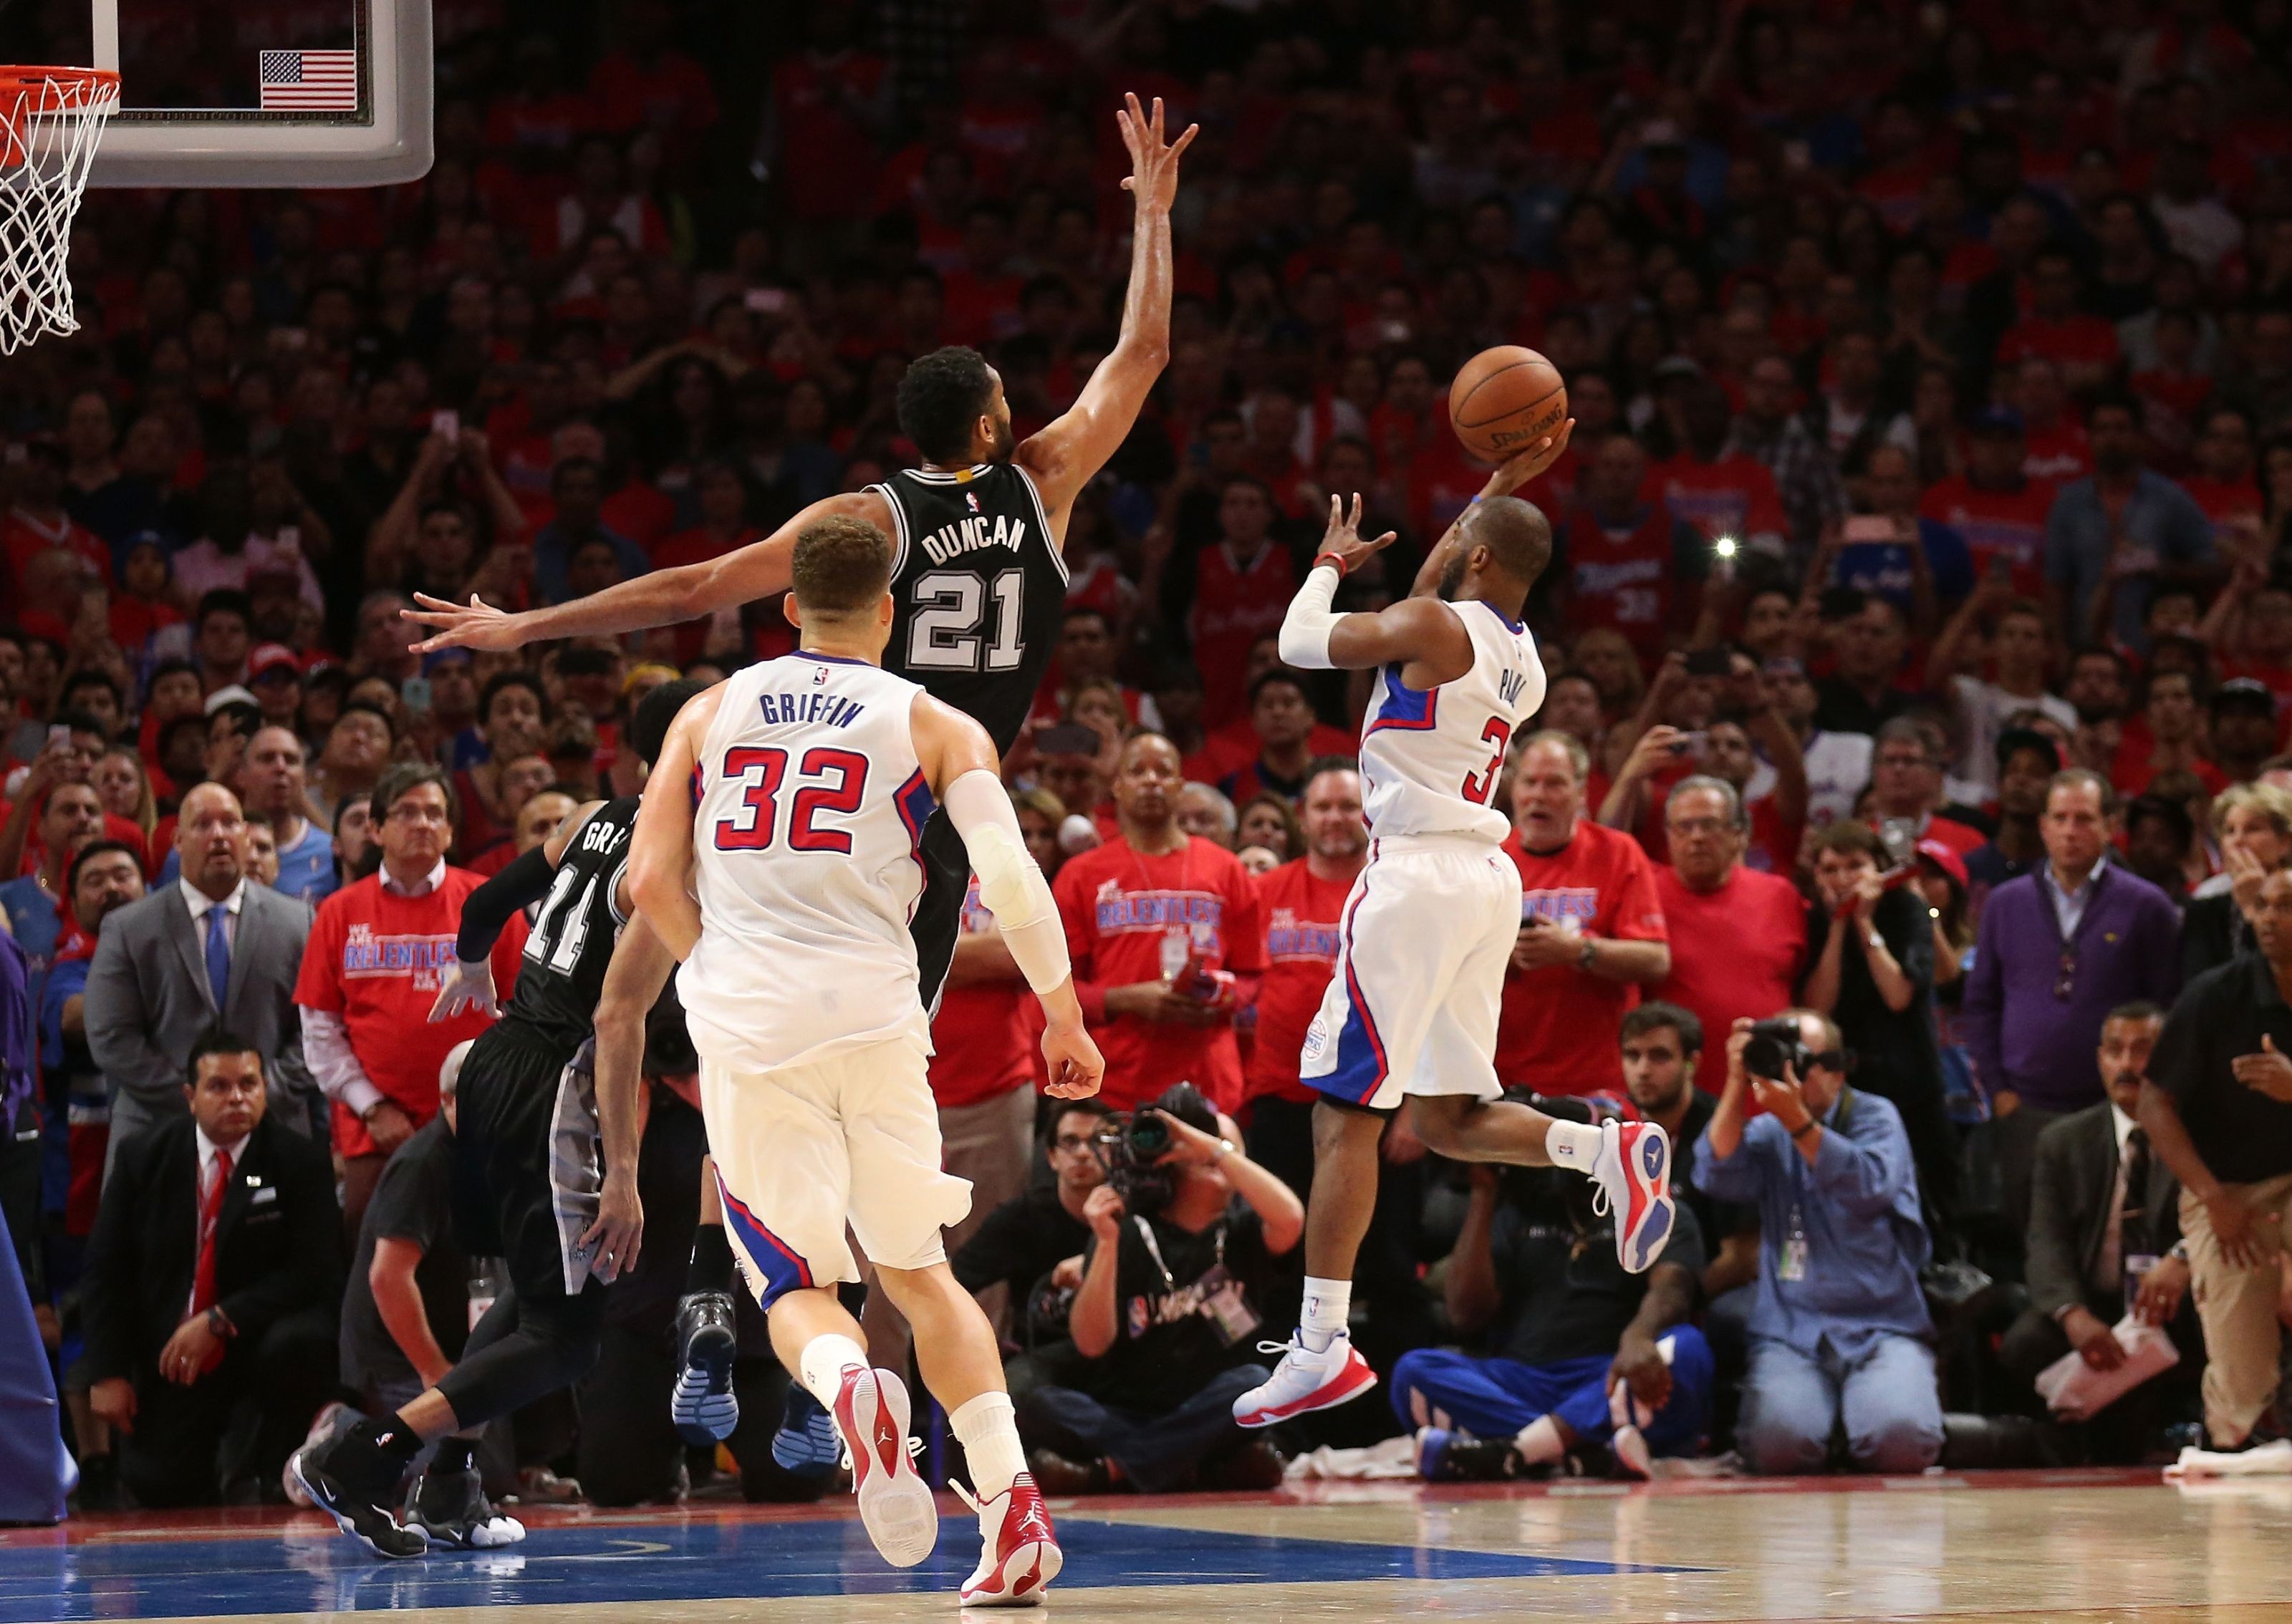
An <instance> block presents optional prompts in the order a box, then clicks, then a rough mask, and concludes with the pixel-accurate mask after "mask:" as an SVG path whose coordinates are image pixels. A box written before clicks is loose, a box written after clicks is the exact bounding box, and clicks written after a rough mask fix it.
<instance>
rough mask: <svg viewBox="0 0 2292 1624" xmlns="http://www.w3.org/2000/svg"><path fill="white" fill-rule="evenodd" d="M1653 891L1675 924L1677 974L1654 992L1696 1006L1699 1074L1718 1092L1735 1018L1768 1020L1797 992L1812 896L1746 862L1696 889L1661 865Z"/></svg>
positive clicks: (1673, 960) (1699, 1082)
mask: <svg viewBox="0 0 2292 1624" xmlns="http://www.w3.org/2000/svg"><path fill="white" fill-rule="evenodd" d="M1655 893H1656V897H1657V900H1658V902H1659V903H1660V904H1662V907H1663V918H1664V923H1665V924H1666V925H1667V926H1668V927H1670V930H1671V974H1670V975H1669V976H1667V977H1665V978H1664V979H1663V981H1662V982H1661V983H1660V984H1658V985H1656V986H1653V987H1650V989H1648V995H1649V996H1650V998H1658V999H1661V1000H1663V1001H1665V1002H1666V1003H1674V1004H1677V1005H1679V1006H1680V1007H1681V1008H1683V1009H1689V1010H1692V1011H1693V1012H1694V1015H1695V1017H1696V1018H1697V1019H1698V1020H1699V1021H1701V1022H1702V1023H1703V1060H1702V1063H1701V1064H1700V1065H1698V1066H1697V1067H1696V1068H1695V1081H1696V1084H1697V1086H1698V1087H1699V1088H1701V1089H1703V1090H1704V1091H1705V1092H1706V1093H1709V1094H1716V1093H1717V1092H1718V1091H1719V1087H1720V1085H1721V1084H1722V1083H1723V1082H1724V1081H1726V1080H1727V1066H1726V1054H1727V1034H1728V1033H1731V1032H1732V1031H1734V1029H1735V1022H1736V1020H1737V1018H1738V1017H1741V1016H1746V1015H1747V1016H1749V1017H1751V1018H1752V1019H1753V1020H1763V1019H1765V1018H1766V1017H1768V1016H1770V1015H1775V1014H1779V1013H1780V1012H1781V1011H1783V1010H1785V1009H1789V1008H1790V1007H1791V1004H1792V1001H1793V1000H1794V999H1796V996H1797V988H1798V977H1799V969H1800V967H1801V966H1802V965H1804V962H1805V961H1806V900H1805V898H1804V897H1802V896H1800V895H1799V894H1798V888H1797V887H1796V886H1795V885H1793V884H1792V883H1791V882H1790V881H1789V880H1785V879H1783V878H1782V877H1781V876H1780V875H1777V874H1762V873H1760V872H1757V871H1756V870H1755V869H1748V868H1743V867H1740V866H1738V867H1737V868H1736V870H1735V872H1733V873H1731V874H1730V875H1729V876H1728V877H1727V880H1726V881H1725V883H1723V884H1722V885H1720V886H1719V887H1718V888H1716V889H1714V890H1710V891H1691V890H1689V889H1688V888H1686V887H1685V886H1684V885H1682V884H1681V883H1680V880H1679V875H1678V873H1677V872H1676V871H1675V870H1673V869H1669V868H1659V869H1658V870H1656V871H1655Z"/></svg>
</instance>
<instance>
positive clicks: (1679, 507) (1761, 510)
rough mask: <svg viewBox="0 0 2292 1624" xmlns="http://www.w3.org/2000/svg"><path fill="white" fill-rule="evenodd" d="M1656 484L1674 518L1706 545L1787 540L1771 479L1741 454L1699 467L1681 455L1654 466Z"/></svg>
mask: <svg viewBox="0 0 2292 1624" xmlns="http://www.w3.org/2000/svg"><path fill="white" fill-rule="evenodd" d="M1654 479H1655V486H1656V489H1657V490H1658V491H1659V492H1661V493H1662V496H1663V505H1664V506H1665V507H1666V508H1667V509H1668V510H1669V511H1670V513H1671V515H1672V517H1673V518H1675V519H1681V520H1683V521H1684V522H1685V523H1687V524H1690V525H1692V526H1694V527H1695V528H1696V529H1698V530H1699V531H1701V532H1702V533H1703V535H1705V536H1706V537H1707V539H1709V540H1712V541H1716V540H1717V539H1718V538H1719V537H1721V536H1723V535H1731V536H1735V537H1737V538H1738V539H1741V538H1744V537H1748V536H1755V535H1776V536H1788V534H1789V531H1790V525H1789V521H1788V519H1785V517H1784V515H1783V501H1782V497H1781V495H1780V493H1778V492H1777V491H1776V489H1775V477H1774V476H1773V475H1772V474H1771V473H1769V472H1768V471H1767V468H1766V464H1765V463H1763V462H1755V461H1753V460H1752V459H1751V458H1749V457H1747V456H1745V455H1743V454H1741V453H1740V452H1730V453H1729V454H1726V455H1725V456H1723V457H1721V458H1720V459H1719V460H1718V461H1717V462H1699V461H1697V460H1696V459H1695V458H1694V457H1692V456H1690V455H1687V454H1684V453H1683V454H1680V455H1678V456H1675V457H1674V458H1672V459H1671V460H1670V461H1669V462H1662V463H1658V465H1657V467H1656V470H1655V474H1654Z"/></svg>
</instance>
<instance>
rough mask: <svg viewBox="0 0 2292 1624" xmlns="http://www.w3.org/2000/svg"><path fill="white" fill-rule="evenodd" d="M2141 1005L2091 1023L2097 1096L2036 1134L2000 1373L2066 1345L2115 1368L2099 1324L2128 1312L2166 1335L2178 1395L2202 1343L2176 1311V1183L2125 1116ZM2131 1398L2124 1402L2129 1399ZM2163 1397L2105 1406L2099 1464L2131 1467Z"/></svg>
mask: <svg viewBox="0 0 2292 1624" xmlns="http://www.w3.org/2000/svg"><path fill="white" fill-rule="evenodd" d="M2164 1025H2165V1012H2164V1011H2163V1010H2162V1009H2159V1008H2158V1007H2157V1006H2156V1005H2155V1004H2151V1003H2133V1004H2121V1005H2119V1006H2118V1008H2116V1009H2112V1010H2110V1012H2109V1018H2108V1019H2107V1020H2105V1021H2103V1022H2102V1028H2101V1048H2100V1050H2099V1053H2098V1055H2097V1057H2096V1058H2097V1060H2098V1063H2099V1067H2100V1071H2101V1081H2102V1088H2103V1089H2106V1090H2107V1093H2108V1097H2107V1098H2106V1099H2105V1100H2103V1101H2102V1103H2101V1104H2100V1105H2088V1106H2087V1107H2086V1109H2084V1110H2082V1111H2078V1112H2072V1113H2070V1114H2069V1115H2068V1116H2065V1117H2062V1119H2061V1120H2060V1121H2059V1122H2053V1123H2050V1124H2048V1125H2047V1126H2046V1130H2045V1131H2044V1132H2043V1133H2041V1134H2039V1135H2038V1146H2037V1159H2036V1162H2035V1163H2034V1165H2033V1167H2032V1170H2031V1178H2030V1234H2029V1254H2028V1255H2029V1266H2028V1278H2029V1287H2030V1306H2029V1307H2028V1308H2027V1309H2025V1310H2023V1312H2022V1315H2021V1317H2020V1318H2019V1319H2017V1320H2016V1321H2014V1324H2013V1326H2012V1328H2011V1329H2010V1330H2009V1331H2007V1332H2006V1338H2005V1340H2004V1341H2003V1343H2001V1344H2000V1346H1999V1348H1998V1358H1999V1361H2000V1363H2003V1364H2004V1365H2005V1367H2006V1370H2007V1371H2009V1372H2010V1373H2011V1374H2012V1375H2013V1376H2014V1378H2015V1379H2017V1380H2019V1381H2021V1382H2022V1383H2024V1384H2032V1383H2035V1381H2036V1380H2037V1379H2038V1372H2039V1371H2043V1370H2044V1369H2045V1368H2046V1366H2047V1365H2049V1364H2051V1363H2054V1361H2055V1360H2056V1359H2059V1358H2060V1357H2061V1356H2062V1355H2063V1354H2066V1353H2068V1352H2069V1351H2070V1349H2071V1348H2075V1349H2076V1350H2077V1352H2078V1356H2079V1357H2081V1358H2082V1359H2083V1360H2084V1361H2085V1362H2086V1364H2088V1365H2090V1366H2092V1367H2093V1368H2094V1369H2095V1370H2102V1371H2109V1370H2115V1369H2116V1368H2117V1367H2118V1365H2120V1364H2122V1363H2124V1362H2125V1350H2124V1349H2123V1348H2122V1347H2120V1346H2118V1341H2117V1339H2116V1337H2115V1336H2114V1335H2113V1334H2111V1331H2110V1328H2111V1327H2112V1326H2114V1325H2115V1324H2116V1323H2117V1322H2118V1320H2119V1319H2120V1318H2122V1317H2123V1316H2124V1314H2125V1312H2126V1310H2127V1307H2130V1308H2131V1309H2132V1310H2133V1312H2134V1313H2135V1314H2136V1315H2137V1316H2138V1317H2139V1318H2141V1319H2143V1320H2145V1321H2147V1322H2148V1323H2151V1324H2152V1325H2158V1326H2162V1327H2165V1328H2166V1329H2167V1330H2168V1331H2170V1332H2171V1333H2172V1336H2173V1339H2174V1341H2175V1343H2176V1344H2179V1345H2180V1347H2181V1350H2182V1354H2183V1364H2182V1366H2181V1367H2180V1368H2179V1369H2177V1370H2175V1371H2170V1372H2167V1376H2166V1378H2165V1379H2164V1380H2163V1383H2162V1385H2163V1386H2164V1387H2167V1388H2171V1387H2181V1388H2185V1387H2187V1385H2188V1383H2189V1382H2190V1380H2191V1377H2192V1372H2193V1371H2194V1370H2195V1368H2196V1365H2197V1363H2199V1358H2200V1355H2201V1349H2202V1347H2203V1344H2202V1342H2201V1340H2200V1339H2199V1337H2198V1335H2197V1333H2196V1328H2195V1326H2194V1325H2193V1323H2191V1322H2192V1321H2193V1319H2194V1317H2195V1316H2194V1315H2193V1314H2184V1313H2183V1308H2184V1306H2186V1304H2187V1301H2188V1298H2189V1262H2188V1253H2187V1249H2186V1248H2185V1247H2183V1245H2182V1244H2181V1224H2180V1210H2179V1203H2180V1185H2179V1183H2178V1182H2177V1181H2176V1180H2175V1178H2174V1177H2173V1170H2172V1169H2171V1168H2169V1167H2167V1165H2166V1164H2165V1160H2164V1158H2163V1157H2162V1156H2158V1155H2154V1154H2151V1150H2150V1146H2149V1136H2148V1134H2147V1133H2146V1132H2145V1131H2144V1130H2143V1128H2142V1126H2141V1124H2140V1122H2138V1121H2137V1120H2136V1119H2135V1109H2136V1108H2137V1107H2138V1105H2139V1104H2140V1100H2141V1082H2142V1079H2143V1076H2144V1075H2145V1074H2146V1073H2147V1072H2148V1069H2149V1057H2150V1054H2151V1051H2152V1050H2153V1049H2155V1048H2156V1046H2157V1038H2158V1034H2159V1033H2161V1032H2162V1031H2163V1030H2164ZM2136 1400H2137V1401H2138V1402H2135V1401H2136ZM2167 1402H2168V1400H2167V1395H2164V1394H2157V1393H2150V1392H2147V1391H2145V1390H2142V1389H2136V1391H2135V1393H2132V1394H2127V1395H2125V1397H2124V1398H2122V1399H2120V1400H2119V1401H2118V1403H2113V1404H2111V1405H2110V1406H2109V1408H2108V1409H2107V1410H2105V1411H2102V1414H2101V1416H2100V1417H2098V1418H2096V1419H2095V1423H2094V1427H2091V1428H2089V1429H2088V1435H2087V1438H2086V1443H2087V1444H2088V1446H2089V1447H2090V1448H2092V1449H2093V1450H2094V1452H2095V1453H2096V1454H2098V1455H2100V1456H2102V1457H2104V1458H2113V1459H2125V1460H2137V1459H2140V1458H2141V1456H2142V1455H2143V1452H2144V1451H2146V1450H2147V1448H2148V1447H2149V1445H2150V1444H2151V1443H2152V1442H2154V1435H2155V1431H2156V1427H2157V1426H2158V1424H2159V1416H2160V1413H2161V1411H2160V1408H2159V1406H2160V1404H2163V1403H2167Z"/></svg>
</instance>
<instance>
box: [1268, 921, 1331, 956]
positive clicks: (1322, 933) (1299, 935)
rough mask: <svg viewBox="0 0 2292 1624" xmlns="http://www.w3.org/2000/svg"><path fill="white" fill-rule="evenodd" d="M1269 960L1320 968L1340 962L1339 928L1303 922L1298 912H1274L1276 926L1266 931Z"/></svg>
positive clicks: (1271, 926)
mask: <svg viewBox="0 0 2292 1624" xmlns="http://www.w3.org/2000/svg"><path fill="white" fill-rule="evenodd" d="M1265 956H1266V958H1267V959H1268V960H1270V961H1272V962H1273V963H1276V964H1280V963H1284V962H1288V963H1295V962H1297V961H1301V960H1309V961H1311V962H1313V963H1316V964H1335V963H1336V961H1337V928H1336V926H1335V925H1317V924H1315V923H1313V922H1312V921H1311V920H1307V921H1299V919H1298V918H1297V910H1296V909H1295V908H1276V909H1274V910H1273V922H1272V923H1271V925H1269V926H1268V927H1267V928H1266V931H1265Z"/></svg>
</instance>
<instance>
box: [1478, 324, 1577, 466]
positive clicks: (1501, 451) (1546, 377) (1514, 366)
mask: <svg viewBox="0 0 2292 1624" xmlns="http://www.w3.org/2000/svg"><path fill="white" fill-rule="evenodd" d="M1567 421H1568V386H1567V385H1566V384H1564V383H1562V382H1561V381H1560V369H1559V368H1558V367H1556V366H1554V365H1553V364H1552V363H1551V362H1549V361H1547V360H1545V358H1543V357H1542V356H1540V355H1538V354H1537V353H1536V351H1535V350H1523V349H1521V347H1520V346H1519V345H1518V344H1498V345H1497V347H1496V348H1495V349H1493V350H1481V352H1480V354H1478V355H1476V356H1474V357H1473V358H1472V359H1471V360H1469V361H1467V362H1465V364H1464V365H1463V366H1460V367H1458V368H1457V377H1456V381H1455V382H1452V383H1450V384H1449V423H1450V424H1451V425H1452V426H1453V427H1454V428H1455V429H1456V430H1457V438H1458V439H1460V440H1462V441H1463V442H1464V443H1465V450H1467V451H1469V452H1471V453H1472V454H1473V455H1474V456H1476V457H1479V458H1481V459H1482V460H1483V461H1485V462H1503V461H1504V460H1505V458H1507V457H1512V456H1517V455H1518V454H1520V453H1521V452H1523V451H1525V450H1527V449H1528V448H1529V446H1533V445H1535V444H1536V442H1537V441H1538V440H1540V439H1542V438H1544V437H1545V435H1547V434H1551V433H1553V432H1554V431H1555V430H1558V429H1559V427H1560V425H1561V424H1562V423H1563V422H1567Z"/></svg>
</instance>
